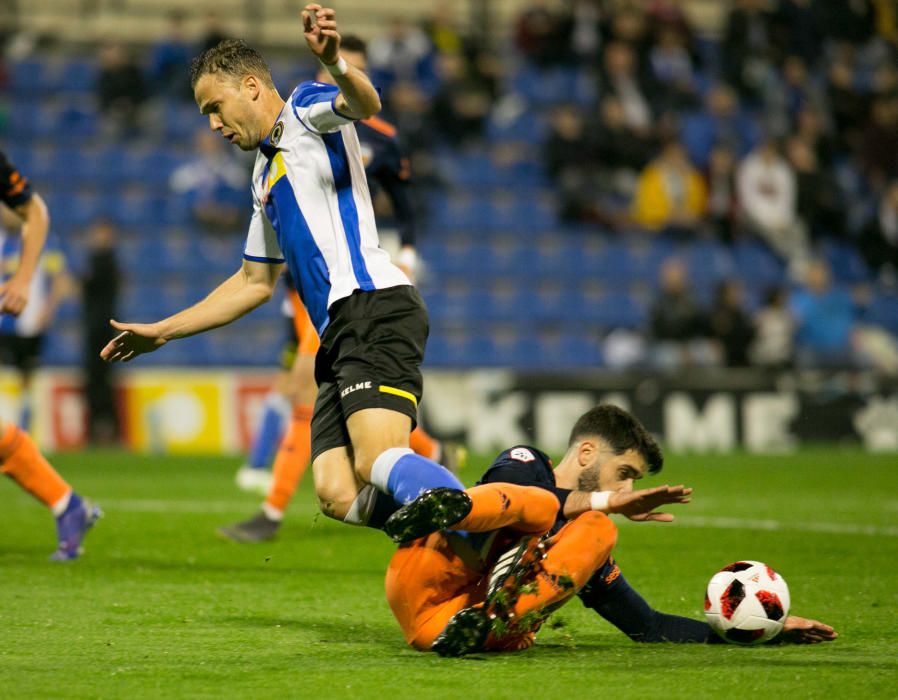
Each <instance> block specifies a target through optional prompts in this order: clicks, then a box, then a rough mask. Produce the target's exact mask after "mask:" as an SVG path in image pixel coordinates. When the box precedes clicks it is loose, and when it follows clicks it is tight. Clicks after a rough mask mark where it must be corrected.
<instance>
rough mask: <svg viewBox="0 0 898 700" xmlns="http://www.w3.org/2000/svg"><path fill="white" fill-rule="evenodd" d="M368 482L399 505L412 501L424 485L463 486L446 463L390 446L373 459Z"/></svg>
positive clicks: (437, 486)
mask: <svg viewBox="0 0 898 700" xmlns="http://www.w3.org/2000/svg"><path fill="white" fill-rule="evenodd" d="M371 483H372V484H374V486H376V487H377V488H378V489H380V490H381V491H383V492H384V493H387V494H389V495H391V496H392V497H393V499H394V500H395V501H396V502H397V503H401V504H403V505H404V504H406V503H409V502H411V501H414V500H415V499H416V498H417V497H418V496H420V495H421V493H422V492H424V491H427V490H428V489H435V488H450V489H458V490H459V491H463V490H464V488H465V486H464V484H462V483H461V481H459V480H458V477H456V476H455V474H453V473H452V472H450V471H449V470H448V469H446V467H443V466H440V465H439V464H437V463H436V462H434V461H433V460H431V459H427V458H426V457H422V456H421V455H417V454H415V453H414V452H412V451H411V450H410V449H408V448H407V447H393V448H391V449H389V450H386V451H385V452H384V453H383V454H381V455H380V456H379V457H378V458H377V459H376V460H374V466H373V467H372V468H371Z"/></svg>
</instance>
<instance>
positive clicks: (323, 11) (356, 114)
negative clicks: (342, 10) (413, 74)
mask: <svg viewBox="0 0 898 700" xmlns="http://www.w3.org/2000/svg"><path fill="white" fill-rule="evenodd" d="M302 25H303V35H304V36H305V38H306V43H307V44H308V45H309V49H310V50H311V51H312V53H313V54H315V56H317V57H318V60H319V61H321V62H322V63H323V64H324V65H325V67H326V68H327V69H328V72H329V73H330V74H331V75H332V76H333V78H334V80H335V81H336V83H337V87H338V88H340V94H339V95H337V97H336V100H335V101H334V108H335V109H336V111H337V112H339V113H340V114H342V115H344V116H346V117H349V118H350V119H367V118H368V117H371V116H374V115H375V114H377V113H378V112H379V111H380V106H381V105H380V96H379V95H378V94H377V90H375V89H374V86H373V85H372V84H371V81H370V80H368V76H366V75H365V74H364V73H363V72H362V71H360V70H359V69H358V68H356V67H354V66H351V65H349V64H348V63H347V62H346V61H345V60H344V59H342V58H341V57H340V34H339V33H338V32H337V13H336V12H334V10H333V9H331V8H329V7H321V5H318V4H315V3H312V4H309V5H306V7H305V9H304V10H303V11H302Z"/></svg>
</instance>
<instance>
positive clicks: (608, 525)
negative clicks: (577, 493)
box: [576, 510, 617, 547]
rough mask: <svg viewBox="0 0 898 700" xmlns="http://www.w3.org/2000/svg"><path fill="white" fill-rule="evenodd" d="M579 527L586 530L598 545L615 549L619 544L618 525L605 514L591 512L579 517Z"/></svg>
mask: <svg viewBox="0 0 898 700" xmlns="http://www.w3.org/2000/svg"><path fill="white" fill-rule="evenodd" d="M576 522H577V527H578V528H581V527H582V528H586V529H587V530H588V531H589V535H590V537H591V538H593V539H594V540H595V541H596V542H597V543H600V544H602V545H604V546H606V547H613V546H614V545H615V543H616V542H617V525H615V524H614V521H613V520H611V518H609V517H608V516H607V515H605V514H604V513H600V512H599V511H595V510H591V511H588V512H586V513H583V514H581V515H580V516H578V517H577V520H576Z"/></svg>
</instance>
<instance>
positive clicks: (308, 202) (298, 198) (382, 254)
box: [243, 82, 410, 335]
mask: <svg viewBox="0 0 898 700" xmlns="http://www.w3.org/2000/svg"><path fill="white" fill-rule="evenodd" d="M338 92H339V90H338V88H337V87H336V86H333V85H325V84H324V83H316V82H305V83H301V84H300V85H299V86H298V87H297V88H296V89H295V90H294V91H293V93H292V94H291V95H290V97H289V98H288V99H287V103H286V104H285V105H284V109H283V110H282V111H281V114H280V115H279V116H278V119H277V122H276V124H275V126H274V128H273V129H272V130H271V133H270V134H269V135H268V136H266V137H265V139H264V140H263V141H262V143H261V144H260V145H259V154H258V155H257V156H256V164H255V169H254V171H253V184H252V193H253V216H252V220H251V222H250V226H249V233H248V235H247V240H246V247H245V248H244V253H243V255H244V257H245V258H246V259H247V260H255V261H259V262H267V263H273V264H279V263H283V262H286V264H287V267H288V269H289V270H290V274H291V275H293V279H294V281H295V282H296V288H297V290H298V291H299V294H300V296H301V297H302V300H303V303H305V305H306V308H307V309H308V311H309V316H310V317H311V319H312V323H314V324H315V328H316V329H317V330H318V334H319V335H322V334H323V333H324V330H325V328H327V325H328V322H329V318H328V313H327V310H328V308H330V306H331V305H332V304H333V303H334V302H335V301H337V300H338V299H343V298H344V297H347V296H349V295H350V294H352V293H353V292H354V291H355V290H357V289H360V290H363V291H373V290H375V289H385V288H387V287H395V286H399V285H408V284H410V283H409V280H408V278H407V277H406V276H405V275H404V274H403V272H402V271H401V270H400V269H399V268H398V267H396V266H395V265H393V263H392V262H390V256H389V254H388V253H387V252H386V251H384V250H382V249H381V248H380V245H379V242H378V238H377V227H376V225H375V222H374V210H373V208H372V206H371V196H370V194H369V192H368V185H367V182H366V178H365V167H364V165H363V163H362V154H361V148H360V146H359V140H358V136H357V135H356V131H355V126H354V125H353V123H352V121H353V120H352V119H350V118H348V117H344V116H343V115H341V114H340V113H338V112H337V111H336V109H335V107H334V100H335V99H336V96H337V94H338Z"/></svg>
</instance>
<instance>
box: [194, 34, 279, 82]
mask: <svg viewBox="0 0 898 700" xmlns="http://www.w3.org/2000/svg"><path fill="white" fill-rule="evenodd" d="M206 73H224V74H225V75H229V76H232V77H234V78H237V79H238V80H239V79H240V78H242V77H243V76H245V75H249V74H252V75H255V76H256V77H257V78H259V79H260V80H261V81H262V82H263V83H265V85H267V86H268V87H270V88H273V87H274V81H273V80H272V79H271V70H269V68H268V64H267V63H266V62H265V59H264V58H262V54H260V53H259V52H258V51H256V50H255V49H254V48H252V47H251V46H250V45H249V44H247V43H246V42H245V41H243V39H225V40H224V41H222V42H220V43H219V44H218V45H216V46H213V47H212V48H211V49H206V50H205V51H203V53H201V54H200V55H199V56H197V57H196V58H194V59H193V61H192V62H191V64H190V86H191V87H193V88H195V87H196V84H197V82H198V81H199V79H200V78H202V77H203V76H204V75H206Z"/></svg>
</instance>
